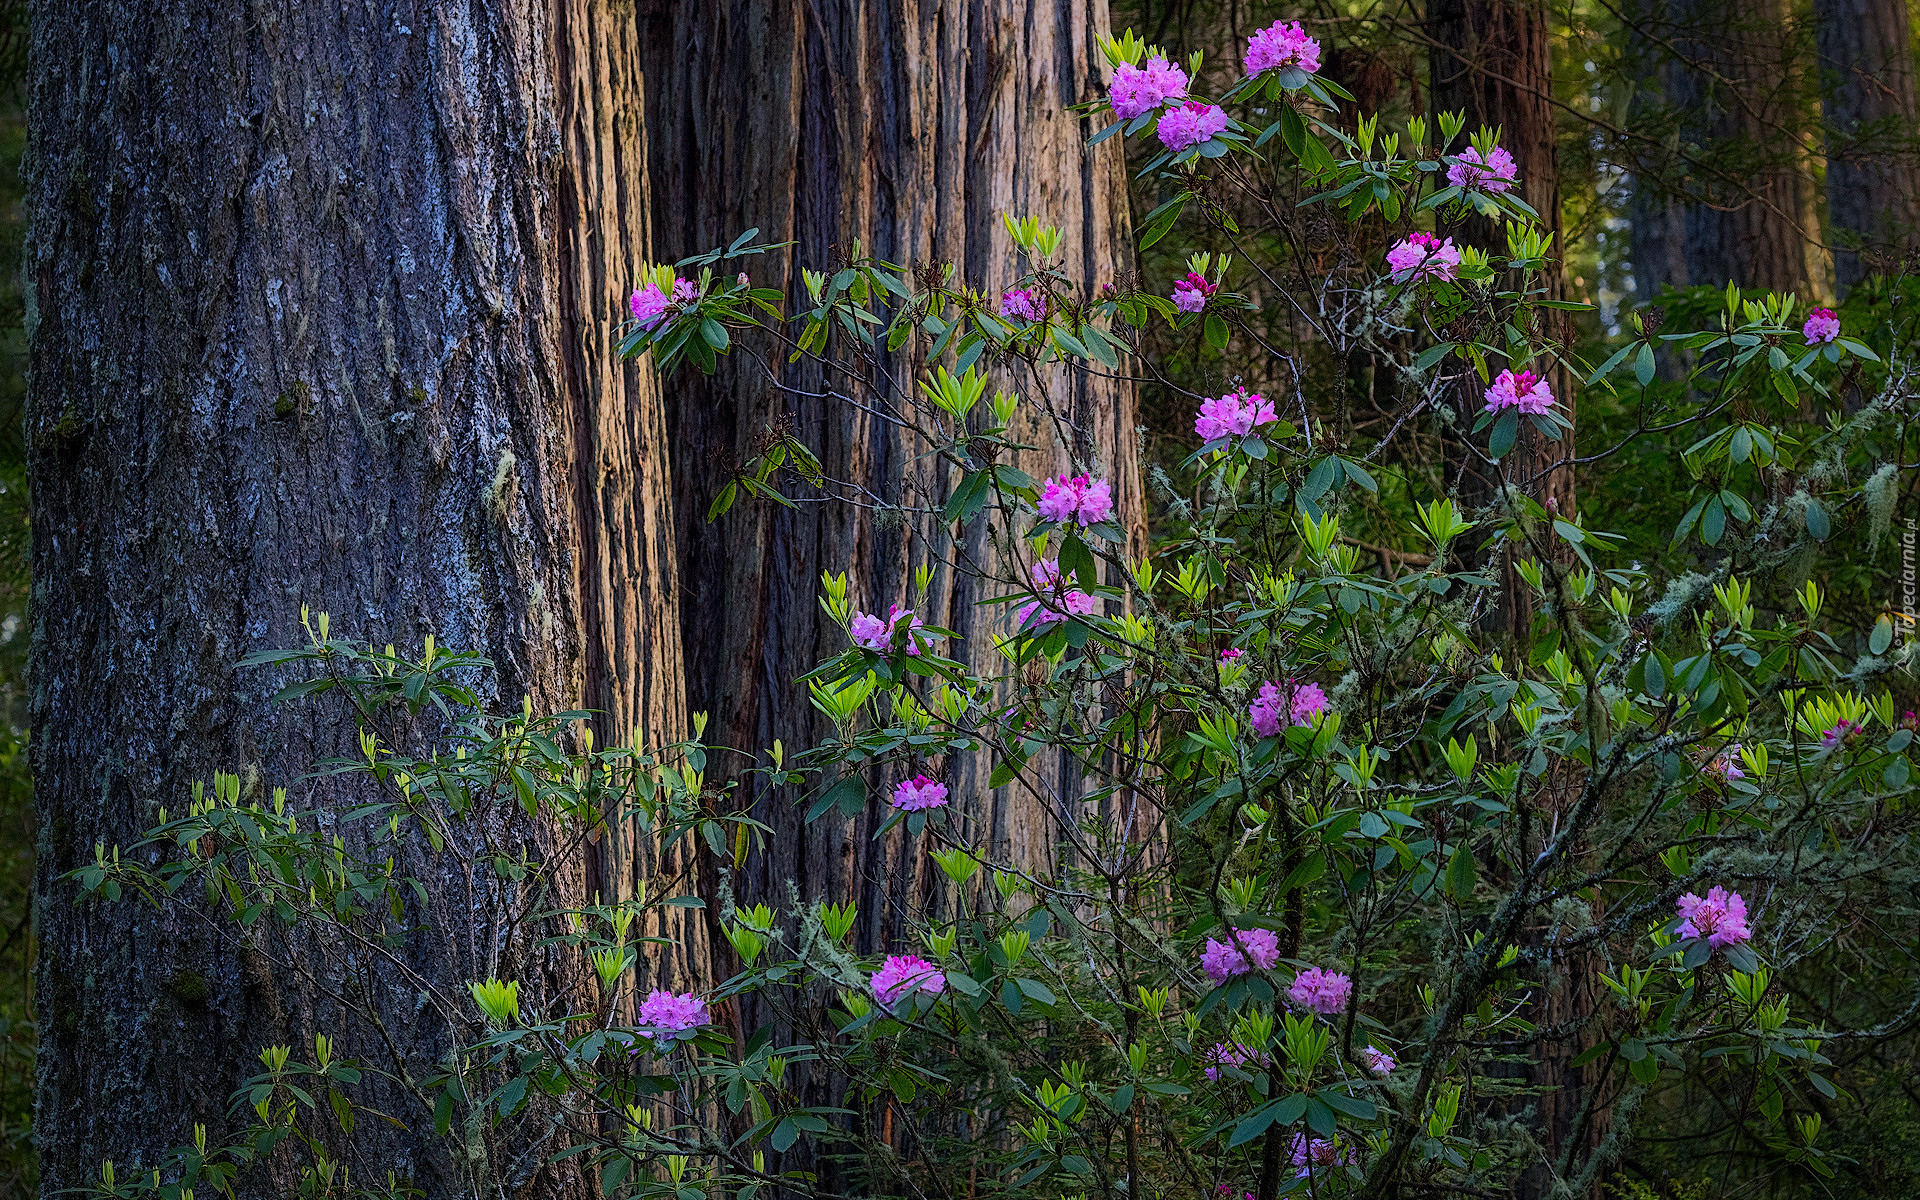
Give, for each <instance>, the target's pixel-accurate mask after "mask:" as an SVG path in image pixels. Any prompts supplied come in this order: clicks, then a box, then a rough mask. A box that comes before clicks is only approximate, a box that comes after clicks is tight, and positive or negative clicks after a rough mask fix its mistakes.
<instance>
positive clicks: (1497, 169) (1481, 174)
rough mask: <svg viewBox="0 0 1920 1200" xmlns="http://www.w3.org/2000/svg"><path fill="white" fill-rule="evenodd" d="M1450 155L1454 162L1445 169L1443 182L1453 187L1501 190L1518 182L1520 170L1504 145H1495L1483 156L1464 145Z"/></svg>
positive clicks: (1487, 190)
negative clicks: (1462, 148)
mask: <svg viewBox="0 0 1920 1200" xmlns="http://www.w3.org/2000/svg"><path fill="white" fill-rule="evenodd" d="M1454 157H1455V159H1456V160H1457V161H1456V162H1454V163H1453V165H1452V166H1449V167H1448V168H1447V182H1448V183H1450V184H1452V185H1453V186H1454V187H1462V188H1477V189H1478V190H1480V191H1483V192H1504V191H1506V190H1507V189H1508V188H1510V187H1512V186H1513V185H1514V184H1516V183H1518V182H1520V172H1519V169H1518V168H1517V167H1515V166H1514V162H1513V155H1511V154H1508V153H1507V150H1506V147H1504V146H1495V147H1494V148H1493V149H1492V150H1490V151H1488V152H1487V156H1486V157H1485V158H1481V157H1480V152H1479V151H1478V150H1475V149H1474V148H1473V147H1472V146H1468V147H1467V148H1466V149H1465V150H1462V151H1461V152H1460V153H1459V154H1457V155H1455V156H1454Z"/></svg>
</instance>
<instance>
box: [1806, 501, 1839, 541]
mask: <svg viewBox="0 0 1920 1200" xmlns="http://www.w3.org/2000/svg"><path fill="white" fill-rule="evenodd" d="M1807 532H1808V533H1810V534H1812V535H1813V537H1814V540H1816V541H1821V542H1824V541H1826V540H1827V538H1828V537H1830V536H1832V534H1833V526H1832V525H1831V524H1830V523H1829V522H1828V521H1827V510H1826V509H1825V508H1822V507H1821V505H1820V502H1819V501H1818V500H1808V501H1807Z"/></svg>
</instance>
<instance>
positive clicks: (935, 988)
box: [867, 954, 947, 1008]
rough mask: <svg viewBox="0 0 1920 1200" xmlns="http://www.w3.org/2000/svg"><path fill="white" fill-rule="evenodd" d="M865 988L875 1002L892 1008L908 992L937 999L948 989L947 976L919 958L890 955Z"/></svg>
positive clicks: (908, 955)
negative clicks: (921, 993) (871, 994)
mask: <svg viewBox="0 0 1920 1200" xmlns="http://www.w3.org/2000/svg"><path fill="white" fill-rule="evenodd" d="M867 986H868V987H871V988H872V989H873V998H874V999H876V1000H878V1001H879V1002H880V1003H882V1004H884V1005H886V1006H887V1007H888V1008H892V1007H893V1006H894V1003H895V1002H896V1001H898V1000H899V999H900V998H901V997H902V996H905V995H906V994H907V993H909V992H914V991H920V992H925V993H927V994H928V995H930V996H938V995H939V994H940V993H941V992H943V991H945V990H946V988H947V977H946V976H945V975H942V974H941V973H940V968H939V967H936V966H934V965H933V964H932V963H930V962H928V961H927V960H926V959H924V958H921V957H919V956H918V955H913V954H889V955H888V956H887V961H886V962H885V963H882V964H881V966H880V969H879V970H878V971H875V972H874V973H873V978H872V979H871V980H869V981H868V983H867Z"/></svg>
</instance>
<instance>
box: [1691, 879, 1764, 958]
mask: <svg viewBox="0 0 1920 1200" xmlns="http://www.w3.org/2000/svg"><path fill="white" fill-rule="evenodd" d="M1677 907H1678V908H1679V909H1680V917H1681V920H1680V924H1679V926H1678V932H1679V934H1680V936H1681V937H1703V938H1706V939H1707V945H1709V946H1712V947H1713V948H1714V949H1716V950H1718V949H1719V948H1720V947H1722V946H1732V945H1737V944H1738V943H1740V942H1744V941H1746V940H1747V939H1749V938H1751V937H1752V936H1753V931H1752V930H1750V929H1748V928H1747V902H1746V901H1745V900H1744V899H1742V898H1741V896H1740V893H1739V892H1729V891H1727V889H1725V888H1718V887H1716V888H1708V889H1707V898H1706V899H1704V900H1702V899H1701V898H1700V897H1698V896H1696V895H1694V894H1693V893H1692V892H1688V893H1687V894H1686V895H1684V896H1682V897H1680V901H1679V904H1678V906H1677Z"/></svg>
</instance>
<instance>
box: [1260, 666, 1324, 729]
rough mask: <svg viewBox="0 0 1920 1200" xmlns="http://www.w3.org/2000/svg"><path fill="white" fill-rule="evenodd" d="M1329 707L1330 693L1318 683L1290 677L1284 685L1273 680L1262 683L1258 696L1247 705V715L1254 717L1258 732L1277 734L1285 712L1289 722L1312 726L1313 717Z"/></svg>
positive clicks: (1290, 723)
mask: <svg viewBox="0 0 1920 1200" xmlns="http://www.w3.org/2000/svg"><path fill="white" fill-rule="evenodd" d="M1326 708H1327V694H1326V693H1325V692H1323V691H1321V690H1320V685H1319V684H1317V683H1301V682H1300V681H1299V680H1297V679H1289V680H1288V681H1287V682H1286V684H1285V685H1284V686H1283V685H1281V684H1277V683H1271V682H1268V683H1263V684H1261V685H1260V694H1259V696H1257V697H1256V698H1255V699H1254V702H1253V703H1252V704H1250V705H1248V706H1247V716H1249V717H1250V718H1252V720H1253V731H1254V732H1255V733H1257V734H1259V735H1260V736H1261V737H1277V736H1278V735H1279V733H1280V716H1281V714H1282V713H1284V714H1286V718H1287V724H1289V725H1311V724H1313V718H1314V717H1315V716H1316V715H1318V714H1320V713H1322V712H1325V711H1326Z"/></svg>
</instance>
